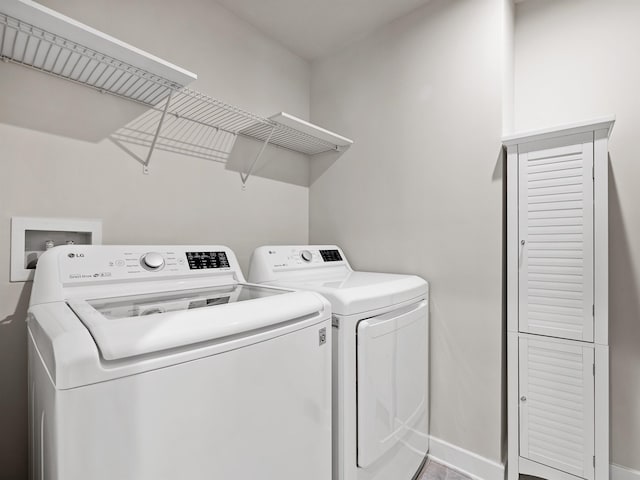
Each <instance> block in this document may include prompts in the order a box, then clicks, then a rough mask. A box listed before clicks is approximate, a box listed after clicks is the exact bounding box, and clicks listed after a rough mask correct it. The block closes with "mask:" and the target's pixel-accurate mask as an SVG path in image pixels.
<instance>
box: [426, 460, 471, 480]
mask: <svg viewBox="0 0 640 480" xmlns="http://www.w3.org/2000/svg"><path fill="white" fill-rule="evenodd" d="M417 480H471V478H470V477H468V476H467V475H463V474H462V473H460V472H458V471H456V470H453V469H451V468H448V467H445V466H444V465H441V464H439V463H437V462H434V461H433V460H427V463H426V464H425V466H424V468H423V470H422V474H421V475H420V476H419V477H418V478H417Z"/></svg>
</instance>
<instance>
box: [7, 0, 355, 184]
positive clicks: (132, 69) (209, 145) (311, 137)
mask: <svg viewBox="0 0 640 480" xmlns="http://www.w3.org/2000/svg"><path fill="white" fill-rule="evenodd" d="M0 59H2V60H3V61H8V62H12V63H16V64H20V65H23V66H26V67H30V68H33V69H35V70H38V71H41V72H44V73H48V74H51V75H54V76H56V77H59V78H64V79H66V80H70V81H72V82H75V83H78V84H82V85H85V86H88V87H91V88H94V89H97V90H99V91H101V92H105V93H110V94H112V95H116V96H119V97H122V98H126V99H128V100H131V101H134V102H137V103H140V104H143V105H145V106H147V107H150V108H151V109H150V110H149V111H148V112H146V113H145V114H144V115H142V116H141V117H139V118H138V119H136V120H135V121H134V122H131V123H130V124H128V125H127V126H126V127H123V128H121V129H120V130H118V132H116V133H115V134H114V135H112V138H113V139H114V140H116V141H120V142H131V143H134V144H138V145H143V146H148V147H149V151H148V154H147V158H146V160H144V161H143V164H144V171H145V173H147V172H148V166H149V162H150V159H151V155H152V153H153V150H154V149H155V148H160V149H163V150H168V151H171V152H177V153H183V154H187V155H192V156H196V157H200V158H206V159H212V160H217V161H224V160H226V159H227V158H228V156H229V154H230V152H231V150H232V149H233V146H234V144H235V140H236V138H237V136H238V135H242V136H246V137H250V138H254V139H256V140H259V141H261V142H263V145H262V148H261V149H260V152H259V153H258V155H257V156H256V158H255V160H254V161H253V164H252V165H251V167H250V168H249V170H248V171H247V172H246V173H245V174H243V175H242V183H243V184H244V183H246V180H247V179H248V177H249V175H250V174H251V172H252V171H253V168H254V167H255V165H256V163H257V161H258V159H259V157H260V155H261V154H262V153H263V152H264V149H265V147H266V145H267V144H269V143H270V144H273V145H277V146H279V147H282V148H286V149H289V150H293V151H295V152H299V153H303V154H306V155H316V154H319V153H323V152H330V151H338V152H339V151H343V150H344V149H346V148H348V147H349V146H350V145H351V144H352V143H353V142H352V141H351V140H349V139H348V138H345V137H342V136H340V135H337V134H335V133H333V132H330V131H328V130H325V129H323V128H320V127H317V126H315V125H312V124H310V123H308V122H305V121H304V120H301V119H298V118H296V117H293V116H291V115H288V114H285V113H280V114H278V115H275V116H273V117H271V118H263V117H260V116H258V115H255V114H253V113H250V112H247V111H245V110H242V109H240V108H237V107H234V106H232V105H229V104H226V103H224V102H222V101H220V100H217V99H215V98H212V97H209V96H207V95H205V94H202V93H199V92H197V91H195V90H191V89H188V88H185V87H184V85H186V84H187V83H189V82H191V81H193V80H195V79H196V78H197V76H196V75H195V74H193V73H191V72H188V71H187V70H184V69H182V68H180V67H177V66H175V65H172V64H170V63H168V62H166V61H164V60H162V59H160V58H158V57H155V56H153V55H151V54H148V53H146V52H143V51H142V50H139V49H137V48H135V47H133V46H131V45H128V44H126V43H123V42H121V41H119V40H117V39H115V38H113V37H110V36H109V35H107V34H105V33H102V32H99V31H97V30H94V29H92V28H91V27H88V26H86V25H83V24H81V23H79V22H76V21H75V20H73V19H71V18H69V17H66V16H64V15H61V14H60V13H58V12H55V11H53V10H50V9H48V8H46V7H44V6H42V5H39V4H37V3H35V2H33V1H31V0H0Z"/></svg>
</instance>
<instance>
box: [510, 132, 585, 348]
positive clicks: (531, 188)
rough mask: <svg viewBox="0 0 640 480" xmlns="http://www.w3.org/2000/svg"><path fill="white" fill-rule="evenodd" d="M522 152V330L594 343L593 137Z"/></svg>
mask: <svg viewBox="0 0 640 480" xmlns="http://www.w3.org/2000/svg"><path fill="white" fill-rule="evenodd" d="M562 142H563V143H560V142H559V141H555V144H554V142H549V141H547V142H546V143H545V144H537V145H536V144H530V145H528V146H527V145H526V144H525V148H522V146H521V148H520V149H519V152H518V175H519V185H518V231H519V239H518V240H519V245H518V247H519V249H520V250H519V259H518V261H519V286H518V290H519V315H518V317H519V330H520V331H521V332H526V333H534V334H539V335H546V336H551V337H559V338H567V339H573V340H583V341H593V328H594V327H593V290H594V283H593V282H594V277H593V263H594V259H593V248H594V237H593V135H592V134H580V135H574V136H572V137H565V138H564V139H562Z"/></svg>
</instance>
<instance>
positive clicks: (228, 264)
mask: <svg viewBox="0 0 640 480" xmlns="http://www.w3.org/2000/svg"><path fill="white" fill-rule="evenodd" d="M51 252H52V253H54V252H55V253H57V254H58V270H59V274H60V280H61V281H62V282H63V283H67V284H68V283H80V282H82V283H86V282H89V281H96V280H98V281H104V280H108V281H113V280H124V279H136V278H141V279H142V278H166V277H172V276H193V275H205V274H209V275H217V274H226V275H229V274H230V273H235V274H236V277H237V278H238V279H242V278H243V276H242V273H241V271H240V266H239V265H238V262H237V260H236V258H235V255H234V254H233V252H232V251H231V250H230V249H228V248H226V247H222V246H208V247H207V246H193V247H192V246H187V247H172V246H155V247H145V246H124V247H121V246H111V245H94V246H85V245H77V246H73V247H71V246H69V247H67V246H65V247H56V248H55V249H53V250H51Z"/></svg>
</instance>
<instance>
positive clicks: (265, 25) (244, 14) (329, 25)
mask: <svg viewBox="0 0 640 480" xmlns="http://www.w3.org/2000/svg"><path fill="white" fill-rule="evenodd" d="M217 1H218V3H219V4H221V5H222V6H224V7H225V8H226V9H227V10H229V11H230V12H232V13H234V14H235V15H237V16H238V17H240V18H241V19H243V20H244V21H246V22H248V23H249V24H251V25H253V26H254V27H256V28H257V29H258V30H260V31H261V32H262V33H264V34H265V35H267V36H268V37H270V38H272V39H274V40H276V41H277V42H278V43H280V44H282V45H284V46H285V47H286V48H287V49H288V50H290V51H292V52H293V53H295V54H296V55H298V56H299V57H301V58H303V59H305V60H308V61H313V60H315V59H317V58H320V57H323V56H326V55H329V54H331V53H333V52H335V51H338V50H339V49H340V48H342V47H345V46H346V45H349V44H350V43H353V42H355V41H358V40H360V39H362V38H364V37H366V36H367V35H368V34H369V33H371V32H373V31H375V30H376V29H378V28H379V27H381V26H383V25H386V24H387V23H389V22H392V21H393V20H396V19H397V18H400V17H402V16H404V15H407V14H409V13H410V12H412V11H413V10H416V9H417V8H419V7H421V6H423V5H425V4H427V3H429V1H430V0H393V1H389V0H321V1H318V0H268V1H267V0H217Z"/></svg>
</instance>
